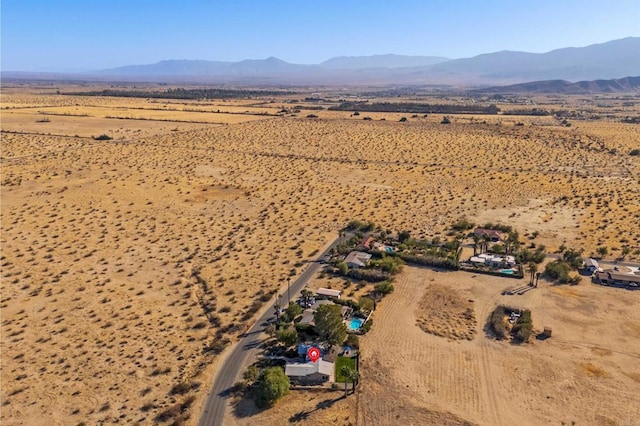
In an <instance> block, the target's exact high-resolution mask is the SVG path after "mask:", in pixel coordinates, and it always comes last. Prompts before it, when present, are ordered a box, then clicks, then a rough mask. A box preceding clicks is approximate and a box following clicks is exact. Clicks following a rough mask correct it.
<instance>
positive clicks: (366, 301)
mask: <svg viewBox="0 0 640 426" xmlns="http://www.w3.org/2000/svg"><path fill="white" fill-rule="evenodd" d="M373 306H374V303H373V299H372V298H370V297H366V296H363V297H361V298H360V299H358V308H359V309H360V310H365V311H372V310H373Z"/></svg>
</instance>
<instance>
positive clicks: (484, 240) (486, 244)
mask: <svg viewBox="0 0 640 426" xmlns="http://www.w3.org/2000/svg"><path fill="white" fill-rule="evenodd" d="M490 242H491V237H490V236H488V235H487V234H483V235H482V243H483V245H484V252H485V253H486V252H488V251H489V243H490Z"/></svg>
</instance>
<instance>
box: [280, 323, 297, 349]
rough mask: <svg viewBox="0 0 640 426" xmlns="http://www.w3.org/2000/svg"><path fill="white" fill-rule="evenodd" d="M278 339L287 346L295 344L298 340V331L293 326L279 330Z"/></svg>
mask: <svg viewBox="0 0 640 426" xmlns="http://www.w3.org/2000/svg"><path fill="white" fill-rule="evenodd" d="M278 341H279V342H281V343H282V344H284V345H285V346H293V345H295V344H296V343H297V342H298V332H297V331H296V328H295V327H293V326H288V327H286V328H283V329H281V330H278Z"/></svg>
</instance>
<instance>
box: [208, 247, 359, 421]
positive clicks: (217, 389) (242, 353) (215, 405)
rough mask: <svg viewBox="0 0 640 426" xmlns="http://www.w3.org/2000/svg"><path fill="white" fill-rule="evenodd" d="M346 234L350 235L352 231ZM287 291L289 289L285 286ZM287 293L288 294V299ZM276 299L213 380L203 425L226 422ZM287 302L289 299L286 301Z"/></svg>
mask: <svg viewBox="0 0 640 426" xmlns="http://www.w3.org/2000/svg"><path fill="white" fill-rule="evenodd" d="M346 238H350V235H348V236H347V237H346ZM339 242H340V239H339V238H337V239H336V240H335V241H334V242H333V243H331V245H330V246H329V247H328V248H327V249H326V250H325V251H324V252H323V253H322V254H321V255H320V256H319V257H318V258H317V259H316V261H314V262H313V263H311V264H309V266H308V267H307V268H306V269H305V270H304V272H303V273H302V275H300V276H299V277H298V278H297V279H296V280H295V281H294V282H293V283H291V288H290V294H291V299H295V297H296V295H297V294H298V293H299V292H300V291H301V290H302V289H303V288H304V286H305V285H306V284H307V281H309V279H310V278H311V277H313V275H314V274H315V273H316V272H318V269H320V267H321V266H322V262H324V261H325V260H328V258H329V253H330V251H331V249H332V248H334V247H335V246H337V245H338V243H339ZM285 291H286V290H285ZM286 297H287V296H286V293H285V295H284V298H285V299H286ZM275 303H276V301H275V300H274V301H273V302H272V303H271V304H270V305H269V308H268V309H267V310H265V311H264V313H263V314H262V315H261V316H260V318H258V320H257V321H256V323H255V324H254V325H253V327H251V328H250V329H249V331H248V332H247V333H246V334H245V335H244V336H243V337H242V339H240V341H239V342H238V343H236V346H235V347H234V348H233V351H232V352H231V354H230V355H229V356H228V357H227V359H226V361H225V362H224V364H223V365H222V367H221V368H220V369H219V370H218V373H217V374H216V376H215V378H214V382H213V387H212V388H211V391H210V392H209V395H208V396H207V400H206V401H205V404H204V406H203V408H202V413H201V415H200V423H199V424H200V426H221V425H222V424H223V418H224V412H225V409H226V407H227V397H228V396H229V390H230V388H231V387H232V386H233V385H234V384H235V383H236V382H237V381H238V378H239V376H240V372H241V370H242V368H243V367H244V365H245V364H246V362H247V360H248V359H250V358H253V357H254V356H255V355H256V354H257V353H258V351H259V346H260V344H261V342H262V334H263V332H264V328H265V325H264V324H265V323H266V321H267V320H269V319H270V318H272V317H273V314H274V309H273V306H274V305H275ZM282 305H283V306H286V305H287V303H284V302H283V303H282Z"/></svg>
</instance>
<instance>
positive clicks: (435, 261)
mask: <svg viewBox="0 0 640 426" xmlns="http://www.w3.org/2000/svg"><path fill="white" fill-rule="evenodd" d="M400 258H401V259H402V260H404V261H405V262H407V263H414V264H416V265H425V266H434V267H436V268H443V269H449V270H452V271H457V270H458V269H460V265H459V264H458V262H457V261H455V260H453V259H448V258H442V257H435V256H416V255H411V254H401V255H400Z"/></svg>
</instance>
